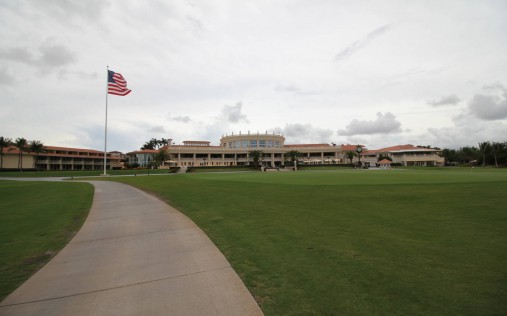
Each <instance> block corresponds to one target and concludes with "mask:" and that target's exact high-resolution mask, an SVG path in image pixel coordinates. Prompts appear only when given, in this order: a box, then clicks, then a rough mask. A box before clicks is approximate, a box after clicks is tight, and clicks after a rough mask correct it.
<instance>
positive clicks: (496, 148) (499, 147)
mask: <svg viewBox="0 0 507 316" xmlns="http://www.w3.org/2000/svg"><path fill="white" fill-rule="evenodd" d="M504 148H505V144H504V143H498V142H492V143H491V152H492V153H493V157H494V158H495V166H496V167H498V159H497V156H498V154H499V153H500V152H502V151H503V149H504Z"/></svg>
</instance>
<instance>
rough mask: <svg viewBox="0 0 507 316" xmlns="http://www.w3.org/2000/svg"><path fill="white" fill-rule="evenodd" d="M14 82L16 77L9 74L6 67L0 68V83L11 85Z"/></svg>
mask: <svg viewBox="0 0 507 316" xmlns="http://www.w3.org/2000/svg"><path fill="white" fill-rule="evenodd" d="M15 82H16V78H14V76H12V75H11V74H10V72H9V70H8V69H7V68H0V85H2V86H7V85H13V84H14V83H15Z"/></svg>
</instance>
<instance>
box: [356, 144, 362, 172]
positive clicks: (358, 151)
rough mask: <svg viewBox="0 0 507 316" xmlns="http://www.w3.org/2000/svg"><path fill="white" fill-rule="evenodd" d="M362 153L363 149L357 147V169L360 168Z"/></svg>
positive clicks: (359, 146)
mask: <svg viewBox="0 0 507 316" xmlns="http://www.w3.org/2000/svg"><path fill="white" fill-rule="evenodd" d="M362 151H363V147H361V145H357V147H356V153H357V158H358V159H359V167H361V152H362Z"/></svg>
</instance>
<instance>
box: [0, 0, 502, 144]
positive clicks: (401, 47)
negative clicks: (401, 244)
mask: <svg viewBox="0 0 507 316" xmlns="http://www.w3.org/2000/svg"><path fill="white" fill-rule="evenodd" d="M0 26H1V27H0V136H3V137H8V138H12V139H15V138H18V137H24V138H26V139H28V140H39V141H42V142H43V143H44V144H45V145H52V146H63V147H78V148H89V149H96V150H103V149H104V125H105V113H106V99H107V107H108V119H107V123H108V133H107V134H108V145H107V146H108V147H107V149H108V151H112V150H118V151H122V152H129V151H133V150H137V149H139V148H140V147H141V146H142V145H143V144H144V143H145V142H146V141H148V140H149V139H151V138H157V139H160V138H169V139H172V140H173V142H174V143H175V144H181V143H182V142H183V141H185V140H204V141H210V142H211V144H212V145H219V141H220V138H221V137H222V136H224V135H230V134H231V133H234V134H237V133H239V132H241V133H248V132H250V133H257V132H259V133H266V132H267V133H280V134H283V135H284V137H285V138H286V141H285V143H287V144H305V143H335V144H362V145H365V146H367V147H368V148H370V149H379V148H383V147H387V146H394V145H400V144H413V145H430V146H435V147H440V148H459V147H462V146H468V145H473V146H477V144H478V142H483V141H498V142H500V141H501V142H503V141H507V71H506V70H507V35H506V34H507V1H505V0H498V1H493V0H491V1H489V0H483V1H472V0H460V1H454V0H446V1H437V0H435V1H432V0H413V1H402V0H389V1H382V0H380V1H363V0H357V1H356V0H354V1H352V0H350V1H342V0H305V1H303V0H291V1H288V0H287V1H283V0H255V1H253V0H252V1H246V0H245V1H234V0H213V1H204V0H203V1H200V0H190V1H184V0H179V1H176V0H174V1H168V0H164V1H134V0H123V1H107V0H87V1H78V0H75V1H74V0H45V1H38V0H0ZM108 66H109V69H110V70H113V71H115V72H118V73H120V74H122V75H123V77H124V78H125V80H126V81H127V82H128V87H129V88H130V89H131V90H132V92H131V93H130V94H129V95H127V96H115V95H109V96H106V80H107V77H106V75H107V73H106V70H107V67H108Z"/></svg>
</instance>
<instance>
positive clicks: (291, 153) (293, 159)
mask: <svg viewBox="0 0 507 316" xmlns="http://www.w3.org/2000/svg"><path fill="white" fill-rule="evenodd" d="M302 155H303V154H302V153H300V152H299V151H297V150H291V151H288V152H286V153H285V156H287V157H289V161H290V162H292V165H293V166H295V165H296V161H298V159H299V158H300V157H301V156H302Z"/></svg>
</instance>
